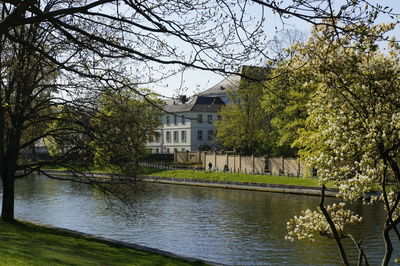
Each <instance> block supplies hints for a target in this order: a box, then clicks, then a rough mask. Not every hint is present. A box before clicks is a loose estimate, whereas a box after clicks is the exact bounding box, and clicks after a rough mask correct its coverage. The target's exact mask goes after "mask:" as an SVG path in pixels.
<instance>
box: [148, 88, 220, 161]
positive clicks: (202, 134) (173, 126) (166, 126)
mask: <svg viewBox="0 0 400 266" xmlns="http://www.w3.org/2000/svg"><path fill="white" fill-rule="evenodd" d="M223 105H224V102H223V101H222V100H221V99H220V98H219V97H204V96H194V97H192V98H190V99H189V100H188V101H187V102H185V103H182V102H180V101H178V100H176V101H172V102H169V103H168V104H167V105H166V106H165V107H164V111H165V114H164V115H163V116H162V126H161V129H160V136H159V138H158V139H156V140H155V141H154V142H151V143H148V144H147V147H148V148H149V149H151V152H152V153H157V154H159V153H162V154H165V153H174V151H175V150H176V151H197V150H199V149H200V148H201V146H204V145H207V146H209V147H210V148H216V146H217V143H216V141H215V128H214V126H213V122H214V121H215V120H217V119H218V111H219V109H220V108H221V107H222V106H223Z"/></svg>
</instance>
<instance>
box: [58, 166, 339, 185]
mask: <svg viewBox="0 0 400 266" xmlns="http://www.w3.org/2000/svg"><path fill="white" fill-rule="evenodd" d="M52 170H60V171H64V170H66V169H64V168H62V167H59V168H56V167H54V168H52ZM83 170H84V169H83ZM86 171H88V172H92V173H96V172H104V171H99V170H98V169H93V168H90V169H89V168H88V169H86ZM107 172H108V171H107ZM108 173H109V172H108ZM138 174H139V175H148V176H159V177H175V178H183V179H202V180H218V181H234V182H251V183H265V184H277V185H289V186H308V187H321V185H320V184H319V183H318V179H317V178H303V177H285V176H274V175H253V174H245V173H224V172H214V171H211V172H210V171H195V170H161V169H157V168H152V167H140V169H139V173H138ZM327 187H334V186H333V185H332V184H328V185H327Z"/></svg>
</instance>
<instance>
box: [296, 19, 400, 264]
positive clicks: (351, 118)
mask: <svg viewBox="0 0 400 266" xmlns="http://www.w3.org/2000/svg"><path fill="white" fill-rule="evenodd" d="M392 27H393V25H377V26H369V29H368V30H369V31H370V32H371V33H372V34H374V35H376V36H377V35H381V34H382V33H383V32H387V31H388V30H389V29H391V28H392ZM334 34H335V33H334V32H332V31H331V30H330V29H329V28H326V27H324V28H317V29H316V30H315V31H314V33H313V36H312V38H311V39H310V40H309V41H308V42H307V43H306V44H305V45H303V46H301V48H300V50H301V51H302V53H305V54H308V55H310V57H309V58H308V60H307V64H311V65H312V66H313V68H312V69H311V71H312V72H313V78H312V79H311V80H310V81H309V82H307V83H305V85H306V86H312V87H314V88H316V93H315V96H314V97H313V98H312V99H311V101H310V102H309V105H308V109H309V116H308V118H307V119H306V127H305V129H304V130H302V132H301V134H300V138H299V139H298V140H297V141H296V145H297V146H298V147H299V148H301V150H300V154H301V155H302V157H303V158H304V159H305V160H306V162H307V163H309V164H310V165H311V166H312V167H314V168H315V169H317V170H318V177H319V179H320V181H321V182H322V183H327V182H331V183H334V184H336V185H337V186H338V188H339V196H341V197H342V198H343V199H344V200H350V201H351V200H358V199H364V202H365V203H368V202H370V201H368V200H366V199H368V198H369V197H368V196H367V195H366V193H367V192H371V191H374V190H377V189H378V190H379V191H380V192H381V193H382V194H381V197H380V198H375V197H372V198H371V199H372V200H374V199H375V200H380V201H382V202H383V205H379V206H382V207H384V208H385V210H386V214H385V215H386V221H385V224H384V225H383V236H384V241H385V247H386V254H385V256H384V258H383V261H382V264H383V265H387V264H388V263H389V262H390V258H391V255H392V251H393V246H392V242H391V235H390V234H389V232H391V231H394V232H395V233H396V234H395V237H396V238H397V239H398V240H400V234H399V233H398V231H397V228H396V226H397V225H398V224H399V222H400V218H399V216H398V213H399V210H400V208H399V200H400V190H399V185H400V166H399V161H400V160H399V159H400V158H399V152H400V150H399V148H400V123H399V121H400V120H399V114H400V100H399V99H400V94H399V93H400V91H399V86H400V83H399V80H400V79H399V77H400V72H399V71H400V59H399V58H400V57H399V52H400V50H399V46H398V45H397V43H395V42H393V43H392V45H391V47H390V49H389V53H386V54H383V53H381V52H380V51H379V47H378V42H379V38H378V39H374V38H369V39H364V38H362V39H359V40H358V41H356V40H354V39H352V38H350V37H343V38H340V39H339V40H335V39H333V38H332V36H333V35H334ZM389 184H390V186H389ZM343 207H344V204H342V205H340V206H339V205H335V206H333V207H332V206H331V207H327V208H325V207H324V206H323V202H322V203H321V211H320V212H311V211H309V210H308V211H306V212H303V215H302V216H300V217H295V218H294V219H293V220H291V221H290V223H289V226H288V228H289V229H290V230H289V238H297V237H298V238H308V237H313V235H312V232H313V231H317V232H319V233H324V232H325V234H327V235H330V236H331V237H333V238H335V239H336V241H337V243H338V247H339V250H340V252H341V255H342V258H343V262H344V263H345V264H348V261H349V260H348V259H347V257H346V254H345V252H344V250H343V247H342V246H341V238H342V237H344V236H345V235H346V234H344V233H342V234H336V233H335V232H337V231H341V232H343V229H344V226H345V224H346V223H353V222H357V221H359V217H358V216H355V215H352V214H351V213H349V212H348V211H345V210H344V209H343ZM377 207H378V206H377ZM329 222H332V223H331V224H328V223H329ZM295 228H298V229H297V230H296V229H295ZM321 230H322V231H321ZM360 258H362V259H363V256H361V257H360Z"/></svg>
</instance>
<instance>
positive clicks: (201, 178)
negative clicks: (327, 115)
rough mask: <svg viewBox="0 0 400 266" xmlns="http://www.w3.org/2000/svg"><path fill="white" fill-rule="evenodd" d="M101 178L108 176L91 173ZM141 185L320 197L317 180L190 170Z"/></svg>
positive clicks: (153, 176)
mask: <svg viewBox="0 0 400 266" xmlns="http://www.w3.org/2000/svg"><path fill="white" fill-rule="evenodd" d="M47 172H48V173H49V174H51V175H59V176H62V175H70V174H71V173H69V172H66V171H55V170H49V171H47ZM90 174H91V175H94V176H98V177H106V176H107V174H102V173H90ZM138 180H139V181H142V182H153V183H163V184H175V185H189V186H203V187H215V188H226V189H242V190H253V191H265V192H279V193H291V194H301V195H314V196H319V195H321V187H320V185H319V183H318V180H317V179H316V178H299V177H283V176H269V175H251V174H235V173H223V172H204V171H190V170H163V171H155V172H151V173H148V174H147V175H139V176H138ZM336 194H337V189H335V188H327V190H326V192H325V195H326V196H332V197H334V196H336Z"/></svg>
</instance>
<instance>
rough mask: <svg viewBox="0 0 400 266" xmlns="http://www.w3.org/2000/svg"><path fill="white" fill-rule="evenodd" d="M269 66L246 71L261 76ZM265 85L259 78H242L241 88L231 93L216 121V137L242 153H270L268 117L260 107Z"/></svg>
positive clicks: (250, 75) (252, 75)
mask: <svg viewBox="0 0 400 266" xmlns="http://www.w3.org/2000/svg"><path fill="white" fill-rule="evenodd" d="M268 71H269V70H268V69H266V68H252V67H245V68H244V70H243V74H244V75H247V76H249V77H254V79H258V80H262V79H264V78H265V76H266V75H267V74H268ZM262 88H263V86H262V84H261V83H260V82H258V81H253V80H250V79H247V80H246V79H245V78H242V80H241V82H240V85H239V89H238V90H237V91H233V92H231V93H230V95H229V99H230V102H231V103H230V104H228V105H226V106H224V107H223V108H222V109H221V110H220V113H219V115H220V116H221V119H220V120H219V121H217V122H216V124H215V126H216V128H217V139H218V140H219V141H220V142H221V143H222V144H223V145H224V146H225V147H226V148H228V149H234V150H235V151H236V152H238V153H240V154H246V155H248V154H270V151H271V143H270V139H269V134H268V123H267V121H268V120H269V117H268V115H267V113H266V112H265V111H264V110H263V109H262V108H261V100H260V99H261V98H262V95H263V89H262Z"/></svg>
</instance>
